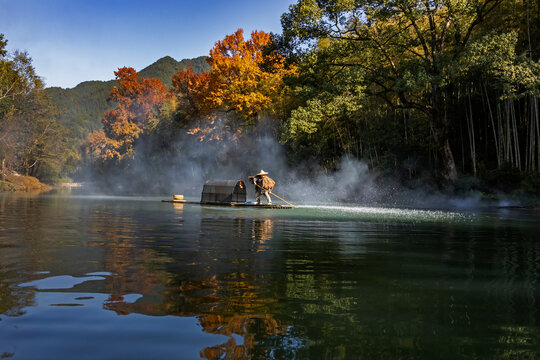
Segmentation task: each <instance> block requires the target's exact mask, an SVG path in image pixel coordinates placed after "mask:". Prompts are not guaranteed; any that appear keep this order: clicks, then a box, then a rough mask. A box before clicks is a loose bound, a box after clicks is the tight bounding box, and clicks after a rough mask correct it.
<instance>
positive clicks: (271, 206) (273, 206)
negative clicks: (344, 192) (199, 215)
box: [161, 200, 292, 209]
mask: <svg viewBox="0 0 540 360" xmlns="http://www.w3.org/2000/svg"><path fill="white" fill-rule="evenodd" d="M161 202H164V203H173V204H190V205H203V206H229V207H246V208H255V209H292V206H289V205H280V204H260V205H257V204H249V203H247V204H246V203H221V204H220V203H204V202H196V201H187V200H161Z"/></svg>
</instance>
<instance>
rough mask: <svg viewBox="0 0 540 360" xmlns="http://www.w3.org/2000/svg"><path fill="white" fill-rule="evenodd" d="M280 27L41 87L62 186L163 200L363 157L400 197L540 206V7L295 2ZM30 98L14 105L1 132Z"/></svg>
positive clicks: (485, 1) (501, 1)
mask: <svg viewBox="0 0 540 360" xmlns="http://www.w3.org/2000/svg"><path fill="white" fill-rule="evenodd" d="M281 20H282V27H283V32H282V34H269V33H265V32H264V31H253V32H252V33H251V34H249V36H248V34H244V32H243V30H242V29H238V30H236V31H235V32H233V33H231V34H230V35H227V36H225V37H224V38H223V39H221V40H217V41H216V43H215V45H214V47H213V48H212V49H210V51H209V54H208V56H207V57H200V58H196V59H192V60H183V61H180V62H178V61H176V60H174V59H172V58H171V57H164V58H162V59H160V60H158V61H157V62H156V63H154V64H152V65H151V66H149V67H147V68H145V69H143V70H141V71H140V72H137V71H135V69H133V68H130V67H120V66H119V68H118V69H111V72H113V71H114V74H115V76H116V79H115V80H111V81H109V82H98V81H91V82H85V83H81V84H79V85H78V86H77V87H75V88H73V89H59V88H50V89H46V90H45V92H46V94H48V95H49V97H50V98H51V101H52V104H53V105H55V106H56V112H55V113H53V111H52V110H51V109H53V108H54V107H48V104H45V105H47V107H44V108H43V109H45V108H46V109H48V110H47V111H45V112H44V113H45V114H47V116H48V117H52V118H53V119H55V120H56V121H55V122H54V124H55V127H47V129H48V130H47V131H50V130H49V129H53V128H54V129H58V133H59V134H62V136H61V137H60V139H62V144H63V145H62V146H64V148H66V149H68V150H62V151H61V154H62V156H63V157H64V160H63V163H64V165H63V166H64V170H63V171H64V173H67V174H69V173H71V174H75V175H76V174H77V171H74V170H76V169H79V168H81V166H80V165H81V164H84V165H85V167H86V169H87V170H90V171H88V172H86V174H88V173H90V174H92V175H93V180H94V181H96V182H104V183H107V184H108V185H110V184H113V183H115V184H119V183H120V180H122V189H124V191H125V190H126V189H131V188H132V189H139V190H140V191H153V190H151V188H150V185H151V186H152V187H153V189H155V191H167V190H168V189H170V188H171V186H173V182H174V181H176V179H178V178H182V179H185V178H186V177H188V176H192V177H197V176H198V178H197V180H196V181H198V182H200V181H202V180H203V179H204V178H205V177H208V176H210V175H211V174H212V172H216V171H220V173H219V175H220V176H223V174H226V173H227V171H232V170H234V171H236V173H237V172H238V169H240V168H246V167H247V164H246V161H248V160H249V161H253V162H255V163H257V162H258V161H259V159H260V157H261V156H263V155H264V156H266V154H269V153H271V152H273V151H277V152H281V151H282V152H283V153H284V154H286V161H285V162H286V163H287V166H291V167H292V168H293V169H299V171H302V172H303V173H304V174H308V175H309V174H310V173H312V172H315V171H322V172H333V171H336V170H339V167H340V166H341V164H342V163H343V159H355V160H357V161H362V162H363V163H365V164H367V165H366V166H367V167H369V169H371V170H373V173H375V174H378V176H381V177H385V178H386V179H390V178H391V179H392V181H394V183H395V184H397V185H396V186H395V187H394V188H399V187H415V186H424V185H426V184H427V185H428V186H430V187H434V188H443V189H452V190H453V189H457V190H463V191H469V190H472V191H482V192H486V193H489V192H492V193H496V192H499V191H502V192H507V193H511V192H528V193H533V194H537V195H540V111H539V104H538V98H539V96H540V61H539V57H540V45H539V41H538V39H539V38H540V25H539V24H540V3H539V2H530V1H524V0H466V1H455V0H444V1H442V0H436V1H430V2H416V1H412V0H400V1H386V2H380V1H363V2H361V3H359V2H350V1H337V0H325V1H312V0H299V1H297V2H296V3H295V4H293V5H291V6H290V8H289V11H288V12H287V13H285V14H283V16H282V19H281ZM12 57H13V59H15V57H14V56H12ZM8 60H9V59H8ZM9 61H11V63H13V60H9ZM9 61H8V62H7V63H8V64H9V63H10V62H9ZM126 64H129V59H126ZM115 70H117V71H115ZM38 80H39V79H37V80H36V85H35V86H34V88H35V90H36V91H37V92H39V91H41V90H40V87H39V86H40V83H39V81H38ZM34 88H33V89H34ZM38 90H39V91H38ZM25 96H27V94H26V93H25V94H18V95H13V96H12V98H10V100H9V102H8V101H7V100H5V101H4V103H3V106H8V105H9V106H11V108H8V107H6V108H5V110H4V114H5V115H3V116H4V117H5V118H4V120H3V123H4V124H11V125H14V124H20V122H17V121H16V120H17V118H16V116H25V115H24V114H22V113H20V111H22V110H23V109H24V108H25V106H23V105H24V104H28V102H29V101H30V100H31V99H32V98H31V97H26V98H25ZM40 99H41V100H40V101H42V102H45V103H46V99H42V97H40ZM107 99H110V102H107ZM23 100H25V101H26V102H25V101H23ZM17 101H19V102H17ZM21 101H22V103H21ZM0 105H2V104H1V103H0ZM17 109H18V110H20V111H19V112H17V111H15V110H17ZM43 109H42V110H43ZM43 111H44V110H43ZM7 120H10V121H7ZM262 133H264V136H265V137H266V138H270V141H271V143H272V144H273V145H272V146H268V147H267V148H266V149H264V150H265V151H266V154H265V153H264V152H263V154H260V151H261V150H262V149H263V148H262V147H261V144H259V143H257V141H258V140H260V139H263V136H261V134H262ZM4 138H5V137H4ZM15 143H16V142H11V143H10V145H9V146H13V145H12V144H15ZM30 144H33V143H32V142H30ZM55 149H57V150H56V151H60V150H61V149H63V148H62V147H56V148H55ZM58 149H60V150H58ZM0 150H2V149H0ZM3 151H4V154H6V155H5V156H6V159H15V158H16V156H14V155H13V154H14V153H13V152H12V150H11V148H10V147H7V146H4V148H3ZM256 154H260V155H256ZM48 159H50V158H47V159H44V158H43V157H41V158H39V157H36V156H34V155H32V156H30V157H29V158H28V159H26V160H24V161H23V162H21V163H19V165H18V168H24V169H26V171H27V172H32V171H35V169H38V168H39V166H38V165H36V164H40V163H46V162H49V163H50V162H51V160H48ZM13 161H14V160H13ZM21 161H22V160H21ZM188 163H189V164H194V165H193V166H184V165H183V164H188ZM24 164H26V165H24ZM270 164H272V166H275V165H274V164H275V162H270ZM253 166H255V167H256V166H257V165H253ZM32 169H34V170H32ZM321 169H322V170H321ZM57 172H58V171H57ZM166 172H168V173H170V174H171V176H169V177H168V179H169V180H170V181H169V182H167V181H166V180H165V178H166V177H165V176H158V177H156V176H149V174H164V173H166ZM285 172H286V173H287V171H285ZM233 175H234V174H233ZM234 176H236V175H234ZM171 179H172V180H171ZM419 184H420V185H419ZM356 186H360V185H358V184H356ZM104 188H110V186H105V187H104ZM149 189H150V190H149Z"/></svg>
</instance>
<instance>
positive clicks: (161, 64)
mask: <svg viewBox="0 0 540 360" xmlns="http://www.w3.org/2000/svg"><path fill="white" fill-rule="evenodd" d="M205 59H206V57H205V56H200V57H198V58H194V59H184V60H181V61H176V60H174V59H173V58H172V57H170V56H165V57H163V58H161V59H159V60H158V61H156V62H155V63H153V64H151V65H149V66H147V67H146V68H144V69H142V70H141V71H140V72H139V75H140V76H141V77H145V78H156V79H159V80H161V81H162V83H163V84H164V85H165V86H170V85H171V79H172V76H173V75H174V74H176V73H177V72H178V70H186V69H187V68H188V67H189V66H191V67H192V68H193V70H194V71H195V72H197V73H201V72H204V71H208V68H209V67H208V64H207V63H206V60H205ZM114 70H116V69H111V78H112V75H113V71H114ZM115 86H117V82H116V80H109V81H85V82H82V83H80V84H79V85H77V86H76V87H74V88H73V89H62V88H59V87H51V88H46V89H45V92H46V93H47V94H48V95H49V96H50V98H51V100H52V103H53V104H54V105H55V106H56V107H57V109H58V111H59V113H60V114H61V115H60V117H59V121H60V122H61V123H62V124H63V125H65V126H66V127H67V128H68V129H69V131H70V133H71V134H72V136H74V137H75V138H77V139H82V140H84V139H86V137H87V136H88V134H89V133H90V132H92V131H94V130H97V129H100V128H101V118H102V117H103V114H104V113H105V111H106V110H109V109H111V108H112V107H113V105H112V104H110V103H109V102H108V101H107V99H108V98H109V95H110V92H111V89H112V88H113V87H115Z"/></svg>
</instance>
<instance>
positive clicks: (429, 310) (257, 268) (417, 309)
mask: <svg viewBox="0 0 540 360" xmlns="http://www.w3.org/2000/svg"><path fill="white" fill-rule="evenodd" d="M539 281H540V212H539V211H538V210H506V211H505V210H496V209H493V210H483V211H479V212H458V211H456V212H448V211H428V210H423V211H422V210H406V209H386V208H369V207H355V206H309V207H308V206H306V207H301V208H298V209H292V210H262V209H233V208H220V207H201V206H198V205H184V206H181V205H173V204H167V203H161V202H160V201H159V198H142V197H141V198H129V197H85V196H79V197H76V196H52V195H49V196H46V195H41V196H30V195H29V196H20V195H16V196H14V195H7V196H6V195H4V196H0V358H13V359H173V358H174V359H200V358H203V359H538V358H540V312H539V310H540V283H539Z"/></svg>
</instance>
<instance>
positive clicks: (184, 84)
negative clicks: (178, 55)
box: [173, 29, 291, 135]
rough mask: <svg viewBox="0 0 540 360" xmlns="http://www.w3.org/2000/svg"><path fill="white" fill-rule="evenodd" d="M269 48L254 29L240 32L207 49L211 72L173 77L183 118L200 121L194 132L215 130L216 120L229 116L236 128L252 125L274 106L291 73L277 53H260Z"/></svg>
mask: <svg viewBox="0 0 540 360" xmlns="http://www.w3.org/2000/svg"><path fill="white" fill-rule="evenodd" d="M271 44H272V35H271V34H268V33H265V32H263V31H254V32H252V33H251V38H250V39H244V32H243V30H242V29H238V30H237V31H236V32H235V33H234V34H231V35H227V36H226V37H225V39H223V40H221V41H218V42H216V44H215V46H214V48H212V49H211V50H210V56H209V57H208V58H207V61H208V63H209V65H210V66H211V69H210V72H209V73H203V74H200V75H197V74H194V73H193V70H191V69H188V70H180V71H179V72H178V73H177V74H176V75H175V77H174V78H173V87H174V91H175V93H176V94H177V96H178V99H179V107H180V109H181V112H182V113H183V114H184V117H185V118H186V117H194V115H198V117H199V120H200V118H201V117H204V119H203V121H202V124H196V125H195V126H201V128H196V129H195V130H194V132H195V133H196V132H199V133H201V132H202V133H204V132H205V131H206V132H207V131H208V129H213V128H216V127H217V125H216V123H217V118H223V117H227V116H228V115H231V114H233V115H234V117H235V119H236V120H237V121H239V125H248V126H252V125H255V124H256V122H257V119H258V117H259V116H260V114H261V113H264V112H270V111H271V110H273V109H274V108H275V103H276V100H277V98H278V96H279V93H280V90H281V89H282V87H283V77H284V76H285V75H286V74H288V73H290V72H291V69H288V68H287V67H286V66H285V58H284V57H282V56H281V55H280V54H278V53H277V52H275V51H274V52H270V51H264V50H265V48H266V47H268V46H269V45H271ZM203 115H205V116H203ZM204 120H205V121H206V122H205V121H204ZM205 126H206V129H202V127H205ZM199 135H200V134H199Z"/></svg>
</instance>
